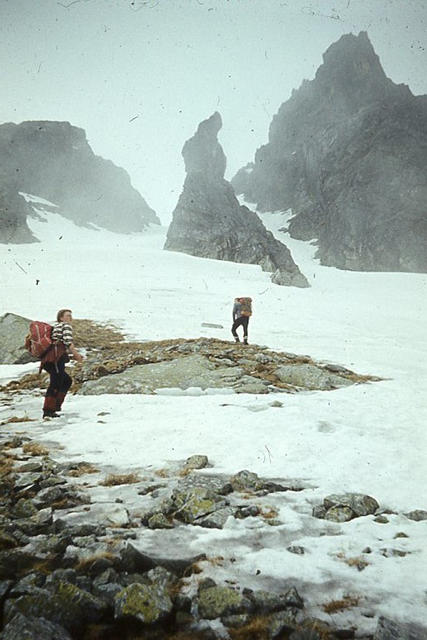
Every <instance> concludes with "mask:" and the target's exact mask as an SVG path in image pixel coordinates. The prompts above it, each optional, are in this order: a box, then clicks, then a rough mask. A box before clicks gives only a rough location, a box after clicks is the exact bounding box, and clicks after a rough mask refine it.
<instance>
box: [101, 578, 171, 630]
mask: <svg viewBox="0 0 427 640" xmlns="http://www.w3.org/2000/svg"><path fill="white" fill-rule="evenodd" d="M172 606H173V605H172V600H171V599H170V597H169V594H168V593H167V591H166V589H165V588H164V587H163V586H162V585H160V586H159V585H155V584H151V585H147V584H139V583H134V584H131V585H129V586H128V587H126V588H125V589H123V590H122V591H120V592H119V593H118V594H117V595H116V596H115V598H114V617H115V618H116V619H123V618H131V619H134V620H138V621H139V622H142V623H144V624H147V625H150V624H154V623H156V622H159V621H161V620H164V619H165V618H166V617H167V616H168V615H169V614H170V612H171V611H172Z"/></svg>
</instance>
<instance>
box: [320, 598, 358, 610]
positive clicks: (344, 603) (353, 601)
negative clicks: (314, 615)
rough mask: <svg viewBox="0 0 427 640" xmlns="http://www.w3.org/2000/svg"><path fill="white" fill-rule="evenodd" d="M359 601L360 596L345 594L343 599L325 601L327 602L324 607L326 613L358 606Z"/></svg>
mask: <svg viewBox="0 0 427 640" xmlns="http://www.w3.org/2000/svg"><path fill="white" fill-rule="evenodd" d="M359 602H360V597H355V596H344V597H343V598H342V599H341V600H330V601H329V602H325V604H322V609H323V611H324V612H325V613H330V614H331V613H337V611H343V610H344V609H350V608H351V607H357V606H358V604H359Z"/></svg>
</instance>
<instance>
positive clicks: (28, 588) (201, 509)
mask: <svg viewBox="0 0 427 640" xmlns="http://www.w3.org/2000/svg"><path fill="white" fill-rule="evenodd" d="M0 440H1V444H2V453H1V454H0V606H1V609H2V624H3V630H2V632H1V633H0V638H1V640H18V639H19V640H22V639H24V638H25V639H26V640H27V639H30V640H70V639H72V640H77V639H79V640H81V639H83V638H84V639H85V640H86V638H88V639H89V638H91V639H92V638H94V639H95V640H112V639H113V638H118V637H120V638H121V639H123V640H131V638H132V639H133V638H136V637H141V638H147V639H150V640H160V639H165V638H168V637H171V638H175V635H174V634H176V633H178V632H182V633H183V634H190V635H191V637H194V638H199V639H200V640H202V639H206V640H212V639H214V638H219V637H224V633H225V632H226V633H228V634H229V636H230V637H232V638H233V637H234V636H233V633H234V630H239V633H243V634H244V635H243V636H241V637H244V638H252V637H255V636H253V635H251V634H252V633H253V629H254V628H256V629H257V634H258V635H257V636H256V637H258V638H263V639H265V640H273V639H274V638H277V639H280V638H288V637H289V638H293V639H294V640H304V639H305V638H311V639H313V638H317V639H318V640H328V639H332V638H351V637H353V636H354V629H352V628H347V629H346V628H344V629H343V628H339V629H338V628H335V627H334V626H333V625H332V624H327V623H326V622H324V621H322V620H317V619H313V618H310V617H309V616H308V615H307V614H306V612H305V610H306V607H307V605H308V604H309V603H307V602H306V601H305V598H304V597H303V594H302V593H299V590H298V589H297V588H296V587H295V586H291V587H289V586H287V588H286V589H282V590H280V589H279V590H277V591H268V590H265V589H249V588H245V585H239V584H238V583H237V582H235V581H234V582H233V583H232V584H227V581H225V582H224V581H223V580H221V581H216V580H214V579H212V578H211V577H205V576H204V575H203V573H202V568H201V567H202V566H204V565H209V563H208V560H209V555H208V553H206V554H198V555H196V556H194V555H193V556H191V555H186V553H185V552H183V551H182V549H181V551H177V550H174V549H172V548H169V547H168V552H169V554H170V555H161V554H155V553H152V552H150V553H147V552H146V551H144V550H143V549H141V545H140V544H138V542H137V541H135V540H134V539H135V538H137V533H138V530H140V529H141V528H142V527H147V528H149V529H150V528H153V529H157V528H162V527H157V526H156V525H154V526H151V525H150V523H153V518H155V517H156V516H157V517H163V519H164V522H167V524H168V527H170V528H175V527H181V528H182V527H197V526H201V527H216V528H221V527H223V526H224V525H225V523H226V522H227V521H228V520H229V519H230V518H231V519H238V520H239V519H242V518H252V521H253V522H255V521H257V520H259V521H260V522H261V521H262V520H263V519H264V523H267V524H269V525H271V526H273V527H274V526H277V525H280V524H283V523H282V522H280V520H277V518H276V520H274V519H271V514H266V513H263V512H262V510H261V509H260V508H259V506H257V502H258V503H259V501H260V499H262V498H263V497H264V496H268V495H272V494H278V493H280V492H290V493H291V494H292V492H295V491H303V490H304V486H301V485H296V486H295V483H289V482H286V481H284V480H277V481H273V480H270V479H269V480H266V479H263V478H261V477H260V476H258V475H257V474H256V473H253V472H251V471H249V470H241V471H239V472H237V473H236V474H234V475H232V476H230V477H224V476H219V475H214V474H209V472H208V469H209V460H208V459H207V457H206V456H205V455H193V456H191V457H190V458H188V459H187V460H185V461H182V462H179V463H176V464H175V466H173V465H172V466H171V467H170V468H169V470H168V472H167V473H166V472H163V473H162V474H159V475H156V474H154V475H153V476H152V477H146V478H144V479H140V480H139V479H138V478H135V479H134V480H133V482H136V483H137V484H136V485H135V486H136V487H137V489H138V494H139V495H140V496H141V501H144V500H145V499H146V497H148V496H150V498H149V501H150V503H151V504H152V509H151V511H150V512H146V513H145V514H144V513H143V514H142V515H141V514H140V510H138V509H137V510H135V508H132V509H130V508H128V507H127V505H126V504H122V503H121V502H122V501H120V502H118V503H117V502H114V501H113V502H111V503H108V502H105V495H104V497H103V502H104V515H103V513H102V510H101V509H100V507H101V504H99V503H91V501H90V498H89V494H88V493H87V492H86V491H85V490H84V487H85V484H87V483H84V482H83V483H82V482H81V480H80V476H83V477H86V478H88V477H89V476H88V475H87V474H91V473H97V470H96V469H94V468H91V465H89V464H87V463H84V462H79V463H57V462H54V461H53V460H52V459H51V458H50V457H49V456H48V454H47V452H46V451H44V452H43V451H41V450H40V448H37V447H36V443H31V442H30V440H29V439H28V438H26V437H23V436H15V437H11V436H6V435H5V433H4V432H3V433H2V434H1V435H0ZM26 445H27V446H26ZM30 445H31V447H32V449H31V447H30ZM24 449H25V451H27V452H28V451H30V450H33V451H34V452H35V453H36V454H37V455H35V456H30V455H29V454H28V453H27V454H25V451H24ZM199 469H204V473H203V474H202V475H199V474H198V472H197V470H199ZM83 477H82V479H83ZM155 478H157V482H153V480H154V479H155ZM126 481H128V482H130V481H131V480H130V476H129V477H127V480H126V479H125V477H123V479H121V480H120V482H126ZM113 484H114V483H113ZM104 485H105V486H106V483H104ZM324 505H325V508H326V507H327V508H328V509H329V510H331V509H333V508H336V507H337V506H341V507H343V508H351V509H352V511H353V512H354V514H355V516H362V515H368V514H371V513H373V510H374V508H375V509H376V510H378V508H379V505H378V503H377V502H376V500H375V499H374V498H372V497H370V496H363V495H362V494H342V495H337V496H334V495H331V496H328V497H327V498H325V500H324ZM120 510H121V512H122V513H126V517H125V518H124V520H123V519H120V518H121V516H120V518H119V520H116V519H115V518H116V516H115V515H114V514H115V513H116V514H118V513H119V512H120ZM408 515H409V514H408ZM93 516H94V517H93ZM107 516H108V517H107ZM117 517H119V516H117ZM154 522H156V520H154ZM373 526H376V525H375V524H374V525H373ZM153 535H156V534H155V532H154V531H153ZM181 535H182V533H181ZM289 550H290V551H291V549H289ZM206 551H208V549H207V550H206ZM293 552H295V553H296V552H297V551H293ZM298 553H299V552H298ZM386 557H391V556H388V555H386ZM229 582H230V581H229ZM218 625H219V626H218ZM254 625H255V627H254ZM387 633H389V634H391V635H387ZM422 633H423V630H420V629H417V628H416V627H414V626H411V625H399V624H398V623H395V622H393V621H390V620H385V619H380V620H379V623H378V629H377V631H376V632H375V635H374V639H375V640H385V639H386V638H387V639H388V638H389V637H390V638H396V640H397V638H405V639H407V640H421V638H423V637H424V636H423V635H422ZM399 634H400V635H399ZM236 637H237V636H236ZM239 637H240V636H239Z"/></svg>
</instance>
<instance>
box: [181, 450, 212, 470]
mask: <svg viewBox="0 0 427 640" xmlns="http://www.w3.org/2000/svg"><path fill="white" fill-rule="evenodd" d="M207 466H208V456H205V455H198V454H196V455H194V456H190V457H189V458H187V460H186V461H185V465H184V467H185V469H187V470H189V469H204V468H205V467H207Z"/></svg>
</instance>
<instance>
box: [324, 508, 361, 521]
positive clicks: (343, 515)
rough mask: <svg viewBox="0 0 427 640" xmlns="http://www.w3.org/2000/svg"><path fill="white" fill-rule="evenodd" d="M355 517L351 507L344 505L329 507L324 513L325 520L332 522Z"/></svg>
mask: <svg viewBox="0 0 427 640" xmlns="http://www.w3.org/2000/svg"><path fill="white" fill-rule="evenodd" d="M355 517H356V516H355V513H354V511H353V509H350V507H346V506H344V505H337V506H336V507H331V508H330V509H328V510H327V511H326V513H325V520H331V521H332V522H348V521H349V520H352V519H353V518H355Z"/></svg>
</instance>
